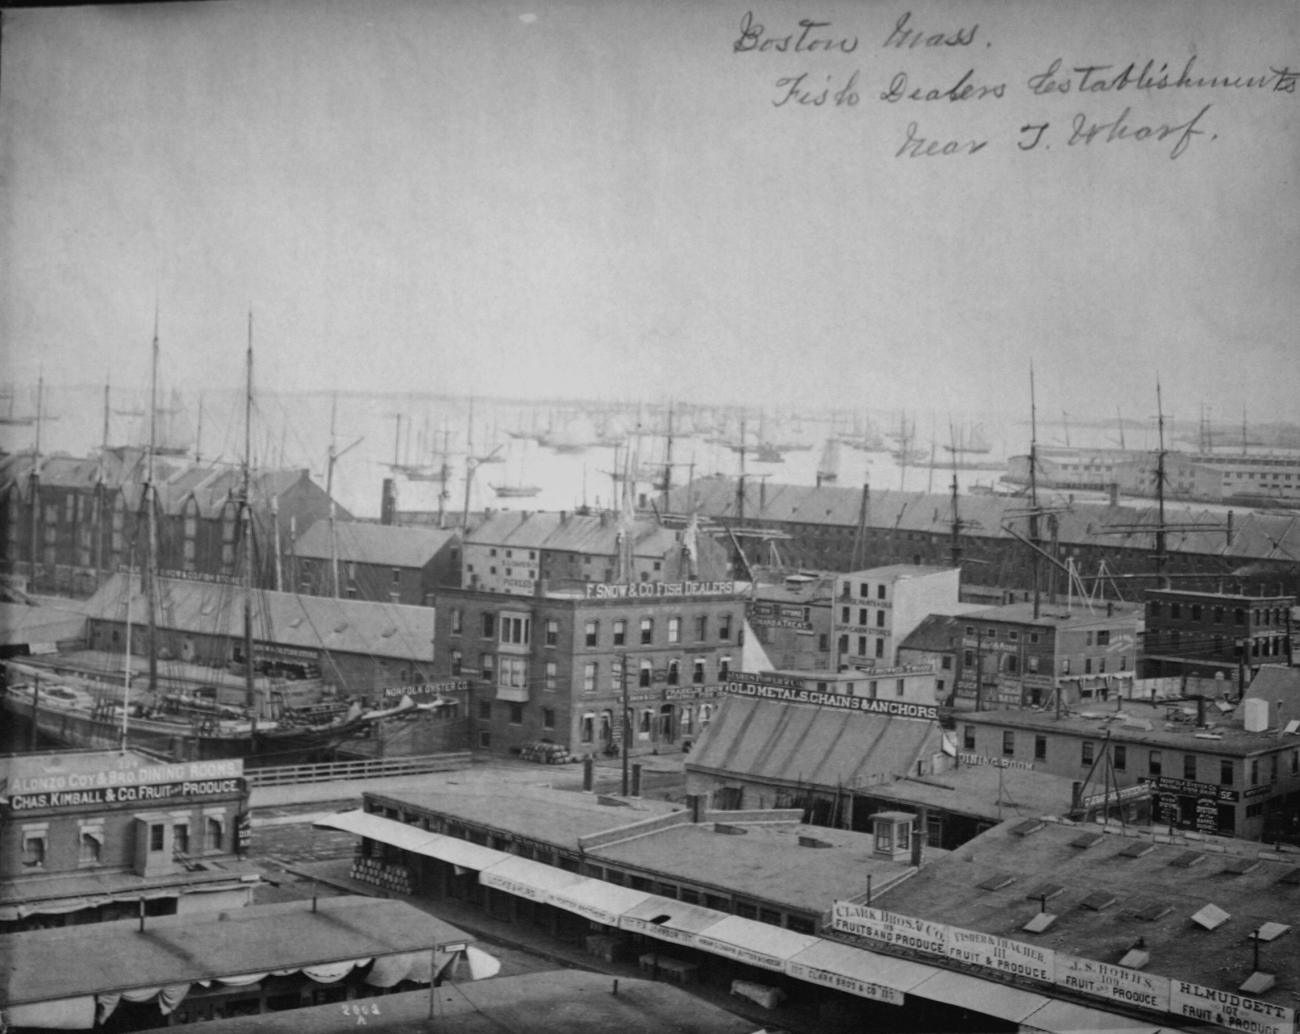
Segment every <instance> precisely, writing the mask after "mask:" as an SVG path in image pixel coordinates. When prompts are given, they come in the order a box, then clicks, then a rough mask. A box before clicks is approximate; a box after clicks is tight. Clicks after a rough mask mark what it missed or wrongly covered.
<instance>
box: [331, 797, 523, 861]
mask: <svg viewBox="0 0 1300 1034" xmlns="http://www.w3.org/2000/svg"><path fill="white" fill-rule="evenodd" d="M312 825H313V826H316V827H323V828H325V829H340V830H343V832H345V833H356V834H357V835H358V836H363V837H365V838H366V839H368V840H377V841H379V842H380V843H381V844H388V845H390V846H391V847H396V848H400V849H401V850H403V851H410V852H411V853H412V854H422V855H426V856H427V857H429V858H440V859H441V860H442V861H444V862H450V863H451V864H452V865H459V866H463V867H464V868H466V869H486V868H488V866H491V865H495V864H496V863H498V862H502V861H505V860H506V859H507V858H512V857H514V856H513V855H509V854H506V853H505V852H504V851H494V850H493V849H492V848H490V847H484V846H482V845H481V844H474V843H470V841H468V840H461V839H460V838H459V837H449V836H444V835H443V834H442V833H430V832H429V831H428V830H427V829H420V828H419V827H418V826H408V825H407V824H406V823H404V822H398V821H396V820H395V819H386V818H384V817H383V816H382V815H370V814H367V813H366V812H364V811H345V812H340V813H339V814H338V815H330V816H329V817H328V818H324V819H319V820H318V821H316V822H313V823H312Z"/></svg>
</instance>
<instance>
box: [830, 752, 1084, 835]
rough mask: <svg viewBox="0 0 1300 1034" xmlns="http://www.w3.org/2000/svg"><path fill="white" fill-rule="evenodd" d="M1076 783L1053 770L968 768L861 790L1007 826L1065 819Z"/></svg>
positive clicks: (910, 778)
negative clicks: (1010, 821) (1058, 817)
mask: <svg viewBox="0 0 1300 1034" xmlns="http://www.w3.org/2000/svg"><path fill="white" fill-rule="evenodd" d="M1072 787H1073V782H1072V781H1071V780H1070V779H1067V778H1066V777H1065V776H1058V775H1052V774H1051V773H1049V772H1027V771H1025V770H1023V769H1017V768H997V767H995V766H993V765H968V764H963V765H961V766H960V767H958V768H953V769H950V770H948V771H946V772H939V773H936V774H934V775H926V776H906V777H904V778H902V779H899V780H896V781H895V782H892V783H878V784H876V785H875V786H866V787H858V788H857V789H856V792H857V793H858V794H862V795H864V796H869V797H879V798H883V799H885V800H889V801H895V802H897V803H899V804H908V805H913V806H915V807H925V808H939V809H942V810H944V811H951V812H957V813H958V814H961V815H974V816H976V817H978V818H981V819H995V820H996V821H998V822H1001V821H1002V820H1004V819H1009V818H1016V817H1019V818H1028V817H1031V816H1038V815H1063V814H1065V813H1066V812H1068V811H1069V810H1070V805H1071V800H1072V798H1071V790H1072Z"/></svg>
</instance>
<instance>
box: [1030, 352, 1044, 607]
mask: <svg viewBox="0 0 1300 1034" xmlns="http://www.w3.org/2000/svg"><path fill="white" fill-rule="evenodd" d="M1029 505H1030V511H1029V541H1030V542H1032V543H1033V544H1034V548H1033V550H1032V551H1031V552H1032V556H1031V560H1032V562H1033V577H1034V619H1035V620H1037V619H1038V617H1039V610H1040V608H1041V605H1042V598H1041V594H1040V589H1039V585H1038V549H1039V544H1038V400H1037V396H1036V395H1035V394H1034V361H1033V360H1032V359H1031V360H1030V361H1029Z"/></svg>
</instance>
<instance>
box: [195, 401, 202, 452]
mask: <svg viewBox="0 0 1300 1034" xmlns="http://www.w3.org/2000/svg"><path fill="white" fill-rule="evenodd" d="M194 462H195V463H202V462H203V392H201V391H200V392H199V428H198V431H197V432H195V435H194Z"/></svg>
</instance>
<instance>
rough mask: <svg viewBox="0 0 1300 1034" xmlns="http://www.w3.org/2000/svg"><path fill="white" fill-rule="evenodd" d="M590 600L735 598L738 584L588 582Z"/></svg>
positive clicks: (587, 592)
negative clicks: (666, 597) (694, 597)
mask: <svg viewBox="0 0 1300 1034" xmlns="http://www.w3.org/2000/svg"><path fill="white" fill-rule="evenodd" d="M585 590H586V596H587V599H589V600H630V599H653V598H658V597H663V596H686V597H690V596H734V595H736V583H735V582H734V581H724V582H625V583H623V584H617V585H611V584H606V583H604V582H587V583H586V584H585Z"/></svg>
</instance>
